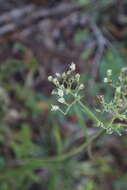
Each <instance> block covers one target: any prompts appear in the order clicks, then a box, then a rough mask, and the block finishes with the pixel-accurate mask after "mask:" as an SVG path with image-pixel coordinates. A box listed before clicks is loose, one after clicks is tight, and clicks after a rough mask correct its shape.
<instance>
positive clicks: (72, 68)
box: [70, 62, 76, 71]
mask: <svg viewBox="0 0 127 190" xmlns="http://www.w3.org/2000/svg"><path fill="white" fill-rule="evenodd" d="M75 69H76V66H75V64H74V63H73V62H72V63H71V65H70V70H71V71H75Z"/></svg>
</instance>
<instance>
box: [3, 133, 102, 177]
mask: <svg viewBox="0 0 127 190" xmlns="http://www.w3.org/2000/svg"><path fill="white" fill-rule="evenodd" d="M104 131H105V130H104V129H100V130H99V131H97V132H96V133H95V134H94V135H93V136H91V137H89V138H88V140H87V141H86V142H85V143H83V144H82V145H81V146H79V147H77V148H74V149H72V150H71V151H70V152H67V153H63V154H61V155H59V156H53V157H47V158H44V159H36V158H32V159H28V160H25V161H23V163H20V164H21V165H20V164H19V166H20V167H19V168H15V169H13V170H10V171H8V172H6V174H5V175H4V174H2V175H0V179H1V178H6V176H17V175H20V174H22V173H23V172H27V171H28V170H34V169H36V168H37V167H40V166H43V165H44V166H45V165H46V164H52V163H55V162H62V161H65V160H67V159H69V158H71V157H72V156H74V155H76V154H78V153H80V152H82V151H85V150H86V148H87V147H88V146H89V145H90V144H91V143H92V142H93V141H94V140H96V139H97V138H98V137H99V136H101V135H102V134H103V133H104Z"/></svg>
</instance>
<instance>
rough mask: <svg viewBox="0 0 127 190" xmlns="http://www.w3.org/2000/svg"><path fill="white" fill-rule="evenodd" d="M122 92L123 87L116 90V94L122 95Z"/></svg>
mask: <svg viewBox="0 0 127 190" xmlns="http://www.w3.org/2000/svg"><path fill="white" fill-rule="evenodd" d="M120 92H121V87H120V86H119V87H117V88H116V93H117V94H120Z"/></svg>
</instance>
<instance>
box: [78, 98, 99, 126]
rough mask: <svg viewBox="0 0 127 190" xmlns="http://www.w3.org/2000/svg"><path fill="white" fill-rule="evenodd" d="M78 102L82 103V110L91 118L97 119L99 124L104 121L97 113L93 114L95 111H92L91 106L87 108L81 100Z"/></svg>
mask: <svg viewBox="0 0 127 190" xmlns="http://www.w3.org/2000/svg"><path fill="white" fill-rule="evenodd" d="M78 103H79V104H80V106H81V107H82V108H83V109H82V111H83V112H84V113H85V114H86V115H87V116H88V117H89V118H91V119H92V120H93V121H95V122H96V123H97V124H100V123H102V122H101V121H100V120H99V119H98V118H97V117H96V115H95V114H93V112H91V111H90V109H89V108H87V107H86V106H85V105H84V104H83V103H82V102H81V101H80V100H79V101H78Z"/></svg>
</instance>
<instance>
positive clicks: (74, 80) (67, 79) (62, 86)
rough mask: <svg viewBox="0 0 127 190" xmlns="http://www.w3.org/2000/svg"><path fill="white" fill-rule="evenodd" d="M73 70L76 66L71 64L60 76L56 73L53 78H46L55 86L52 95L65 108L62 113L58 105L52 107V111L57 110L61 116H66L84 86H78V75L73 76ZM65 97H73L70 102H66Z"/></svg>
mask: <svg viewBox="0 0 127 190" xmlns="http://www.w3.org/2000/svg"><path fill="white" fill-rule="evenodd" d="M75 70H76V66H75V64H74V63H72V64H71V65H70V67H69V69H68V70H67V72H64V73H61V74H60V73H56V74H55V77H52V76H49V77H48V80H49V81H50V82H52V83H53V84H54V85H55V86H56V89H55V90H53V91H52V94H53V95H56V96H57V97H58V98H57V101H58V103H61V104H64V105H65V106H66V111H63V110H62V109H61V108H60V106H59V105H52V108H51V110H52V111H57V110H59V111H61V112H62V113H63V114H67V113H68V111H69V110H70V108H71V106H72V105H73V104H74V103H76V101H77V100H79V99H80V98H81V96H80V94H79V92H80V91H81V90H83V89H84V85H83V84H80V81H79V80H80V74H79V73H76V74H75ZM67 95H71V96H72V97H73V101H72V102H68V101H67Z"/></svg>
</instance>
